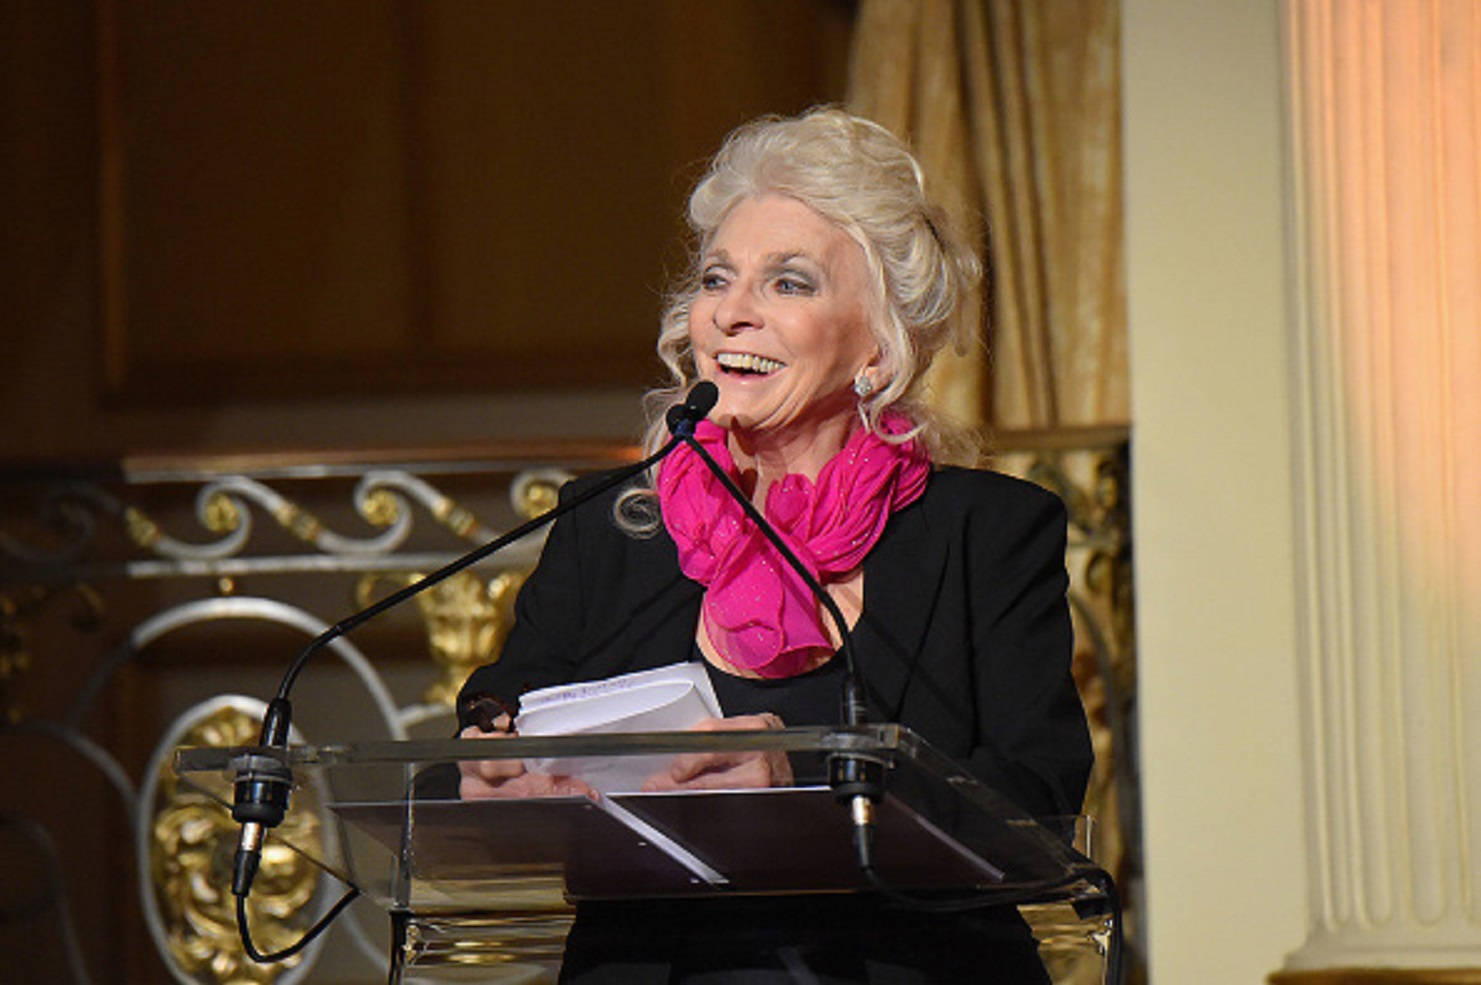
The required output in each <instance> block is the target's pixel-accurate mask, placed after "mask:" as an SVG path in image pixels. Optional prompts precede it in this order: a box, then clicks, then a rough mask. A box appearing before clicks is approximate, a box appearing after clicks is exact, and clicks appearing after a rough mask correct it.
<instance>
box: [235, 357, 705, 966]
mask: <svg viewBox="0 0 1481 985" xmlns="http://www.w3.org/2000/svg"><path fill="white" fill-rule="evenodd" d="M719 396H720V392H719V390H718V389H717V388H716V387H715V384H713V383H709V382H704V383H700V384H699V385H697V386H695V387H694V388H693V389H692V390H690V391H689V393H688V395H687V396H686V397H685V399H684V402H683V403H682V404H676V405H674V406H673V407H671V408H669V411H668V415H667V421H668V424H669V427H670V429H671V430H673V431H674V432H675V433H674V437H673V438H671V439H670V440H669V441H668V443H666V444H665V445H664V446H663V447H662V448H660V449H659V450H658V451H656V452H654V453H653V454H652V455H649V456H648V457H647V458H645V459H643V460H642V461H640V462H635V463H633V464H632V465H628V466H625V467H623V468H621V469H618V470H617V471H615V472H613V473H611V474H610V475H608V476H607V477H606V478H604V479H602V480H601V481H599V482H597V483H596V484H595V485H593V486H591V487H590V488H588V489H586V490H584V491H583V492H581V493H580V494H579V495H577V496H574V497H572V498H571V499H569V500H567V501H566V502H564V503H561V504H559V505H557V506H555V507H554V508H552V509H549V510H547V511H545V512H544V513H542V514H540V515H539V516H537V517H534V518H532V519H530V520H528V521H526V522H525V523H522V524H520V525H519V526H518V527H515V528H514V529H513V530H510V531H508V532H506V533H504V534H502V535H500V536H498V537H496V538H494V539H493V540H491V541H489V542H488V543H487V544H484V545H483V546H482V547H478V548H476V549H474V550H472V551H469V552H468V553H467V554H465V555H463V556H462V557H460V558H458V559H456V560H454V561H452V562H450V563H448V564H446V565H444V566H443V567H441V568H438V569H437V570H436V571H434V572H432V573H431V574H429V575H427V576H425V577H424V578H422V579H420V580H419V581H416V582H414V583H412V584H411V585H408V586H406V587H405V588H402V589H399V590H397V591H395V592H392V593H391V594H390V595H388V596H386V597H385V598H383V599H381V600H380V601H379V602H376V603H375V604H373V605H370V606H367V607H366V608H364V609H361V610H360V611H359V612H355V613H352V614H351V615H349V616H346V617H345V618H344V619H341V620H340V621H339V622H337V623H335V624H334V625H333V626H331V627H329V628H328V629H327V630H325V631H324V632H323V633H321V634H319V635H318V636H317V637H315V638H314V639H313V640H311V641H310V642H309V644H308V645H307V646H305V647H304V648H303V650H302V652H300V653H299V654H298V656H297V658H295V659H294V661H293V663H292V664H291V665H290V666H289V668H288V670H287V672H286V673H285V674H284V675H283V680H282V682H281V683H280V684H279V685H278V693H277V696H276V697H275V698H273V700H272V701H271V702H269V703H268V709H267V713H266V714H265V715H264V716H263V722H262V733H261V736H260V738H259V739H258V743H257V745H258V749H257V750H256V751H253V752H249V753H246V754H244V755H242V756H238V757H236V758H235V759H233V760H232V762H231V764H230V766H231V769H232V770H233V772H234V774H235V780H234V785H233V796H232V808H231V816H232V819H233V820H235V821H236V822H237V823H238V824H240V825H241V826H242V831H241V837H240V838H239V839H238V841H237V850H236V854H235V856H234V857H233V860H232V879H231V891H232V895H234V896H236V897H237V904H238V905H237V923H238V927H239V929H240V931H241V934H242V943H243V944H244V945H245V947H246V949H247V953H248V955H250V956H251V957H252V958H253V960H255V961H273V960H281V958H283V957H287V956H288V955H289V954H291V953H295V952H296V949H297V948H299V947H301V946H302V945H303V944H305V943H307V941H308V940H309V939H310V938H311V937H312V936H313V935H314V934H315V933H317V932H318V931H320V930H322V929H323V927H324V926H325V925H326V924H327V922H328V920H329V919H331V918H332V917H333V915H334V914H336V913H337V912H338V908H336V909H335V910H333V911H331V913H330V914H328V915H326V918H325V919H324V920H323V921H321V922H320V924H319V926H317V927H315V928H313V929H312V930H310V931H309V933H308V934H307V935H306V936H305V938H304V939H303V940H300V941H299V943H298V944H297V945H295V946H294V949H292V950H289V951H286V952H279V953H278V954H276V955H266V956H263V955H259V954H258V953H257V951H256V949H255V948H253V946H252V942H251V940H250V939H249V934H248V932H247V925H246V921H245V919H244V914H245V907H244V905H243V903H244V901H245V900H246V898H247V894H248V893H250V892H251V889H252V881H253V878H254V877H255V876H256V874H257V867H258V864H259V862H260V861H261V858H262V842H263V839H264V837H265V836H266V833H267V831H268V829H270V828H273V827H276V826H277V825H278V824H280V823H281V822H282V820H283V815H284V814H285V813H286V812H287V810H288V795H289V792H290V791H291V789H292V787H293V774H292V771H291V770H290V769H289V768H288V764H287V762H286V760H285V757H284V756H283V755H282V751H286V750H287V747H288V734H289V729H290V725H291V723H292V718H293V705H292V703H291V702H290V701H289V700H288V692H289V691H290V690H291V689H292V688H293V683H294V681H296V680H297V679H298V675H299V673H300V672H301V671H302V670H303V668H304V665H305V664H307V663H308V661H309V658H310V657H312V656H313V655H314V654H315V653H317V652H318V651H320V650H322V649H323V648H324V647H326V646H328V645H329V644H330V643H332V642H334V641H335V640H336V639H338V638H339V637H341V636H343V635H345V634H346V633H348V632H350V631H352V630H354V629H357V628H358V627H360V626H362V625H364V624H365V623H367V622H369V621H370V620H371V619H374V618H375V617H376V616H378V615H380V614H381V613H383V612H385V611H386V610H387V609H391V608H394V607H396V606H398V605H400V604H401V603H402V602H405V601H406V600H407V599H410V598H412V597H413V596H415V595H419V594H420V593H422V592H425V591H426V590H427V589H429V588H432V587H433V586H435V585H437V584H438V583H440V582H442V581H444V580H445V579H447V578H449V577H451V576H453V575H455V574H457V573H458V572H459V571H462V570H463V569H464V568H467V567H470V566H471V565H474V564H476V563H478V562H479V561H482V560H483V559H484V558H486V557H488V556H489V555H491V554H493V553H495V552H496V551H499V550H501V549H503V548H504V547H506V546H508V545H509V544H511V543H513V542H514V541H516V540H519V539H520V538H521V537H523V536H525V535H526V534H528V533H531V532H533V531H535V530H538V529H539V528H540V527H543V526H545V525H546V524H548V523H550V522H552V521H554V520H556V519H558V518H560V517H561V516H563V515H565V514H566V513H569V512H571V511H572V510H575V509H577V508H579V507H581V506H582V505H584V504H586V503H587V502H590V501H591V500H592V499H595V498H596V497H597V496H600V495H601V494H602V493H604V492H606V491H607V490H609V489H612V488H613V487H614V486H617V485H620V484H621V483H623V482H626V481H628V480H629V479H631V478H632V477H633V476H635V475H637V474H639V473H640V472H643V471H644V470H646V469H650V468H652V467H653V466H654V465H656V464H657V463H658V462H659V461H661V460H662V459H663V458H665V457H666V456H667V455H668V454H669V453H670V452H672V451H673V450H674V449H675V448H677V447H678V446H679V444H680V442H681V441H682V440H683V438H682V436H681V434H680V432H681V431H682V432H683V433H684V434H688V435H692V434H693V433H694V427H695V425H696V424H698V423H699V422H700V421H701V420H703V419H704V417H705V415H706V414H708V413H709V412H710V410H711V408H713V407H714V406H715V401H716V400H717V399H719ZM273 749H277V750H280V752H279V753H277V754H274V753H273V752H271V750H273ZM342 902H346V901H342Z"/></svg>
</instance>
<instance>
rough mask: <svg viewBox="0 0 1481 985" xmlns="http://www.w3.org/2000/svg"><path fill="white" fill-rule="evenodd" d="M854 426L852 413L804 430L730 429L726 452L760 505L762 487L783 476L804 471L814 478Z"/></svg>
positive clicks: (769, 485) (747, 489) (748, 490)
mask: <svg viewBox="0 0 1481 985" xmlns="http://www.w3.org/2000/svg"><path fill="white" fill-rule="evenodd" d="M857 427H858V422H857V421H855V420H854V419H853V418H852V417H843V418H834V419H833V420H830V421H826V422H824V423H823V424H821V425H818V426H815V427H810V428H808V429H806V431H805V432H802V431H796V432H791V433H775V432H765V433H756V432H751V431H740V430H735V431H731V432H730V456H731V458H732V459H733V460H734V462H735V467H736V470H737V471H738V472H739V473H740V475H741V487H742V488H744V489H745V490H746V491H747V492H748V493H749V494H750V496H751V500H752V502H754V503H756V504H758V505H760V504H763V503H765V501H766V490H767V489H769V488H770V487H771V484H772V483H773V482H775V481H777V480H778V479H781V478H782V477H783V476H787V475H793V474H796V475H805V476H807V477H808V478H809V479H811V480H814V481H816V479H817V477H818V473H819V472H821V471H822V470H823V466H824V465H827V464H828V462H829V461H831V460H832V459H833V457H834V456H835V455H837V454H838V453H839V452H840V451H842V450H843V446H844V444H845V443H846V442H847V441H848V439H849V436H850V435H852V434H853V432H854V430H855V428H857Z"/></svg>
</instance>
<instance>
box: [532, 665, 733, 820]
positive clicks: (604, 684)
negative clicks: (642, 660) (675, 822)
mask: <svg viewBox="0 0 1481 985" xmlns="http://www.w3.org/2000/svg"><path fill="white" fill-rule="evenodd" d="M719 717H720V702H719V700H718V699H717V698H716V697H715V689H714V687H713V685H711V684H710V676H709V674H708V673H707V672H706V670H705V667H704V665H703V664H701V663H698V662H688V663H677V664H670V665H668V666H666V667H659V668H656V669H654V670H642V671H638V672H636V673H632V674H623V675H621V676H618V677H609V678H607V679H606V680H600V681H581V682H578V683H575V684H561V685H557V686H555V687H547V688H541V689H540V690H538V691H531V692H529V693H528V694H525V695H523V696H521V698H520V713H519V716H518V717H517V718H515V720H514V728H515V731H516V732H518V733H519V734H520V735H577V734H598V733H603V732H671V731H680V730H682V729H687V728H689V727H691V726H693V725H695V724H697V723H698V722H700V721H702V720H703V719H706V718H719ZM670 758H671V757H670V756H667V755H662V756H611V757H606V758H576V757H564V758H562V759H559V760H556V759H530V760H526V761H525V769H527V770H530V771H531V772H534V773H556V774H560V775H562V776H574V777H577V778H578V779H581V780H584V781H585V782H587V783H588V784H590V785H591V786H592V787H594V788H595V789H597V790H600V791H602V792H604V793H626V792H631V791H636V790H639V789H641V788H642V785H643V781H644V780H646V779H647V778H648V777H650V776H652V775H653V774H655V773H657V772H659V771H660V770H662V769H664V768H665V767H666V766H667V764H668V761H669V759H670Z"/></svg>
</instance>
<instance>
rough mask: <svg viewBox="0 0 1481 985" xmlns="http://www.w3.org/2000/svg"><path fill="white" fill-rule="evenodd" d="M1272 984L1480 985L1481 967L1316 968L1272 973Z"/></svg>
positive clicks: (1270, 978)
mask: <svg viewBox="0 0 1481 985" xmlns="http://www.w3.org/2000/svg"><path fill="white" fill-rule="evenodd" d="M1268 981H1269V982H1270V985H1481V968H1317V969H1311V970H1308V971H1277V972H1273V973H1272V974H1271V975H1270V977H1269V979H1268Z"/></svg>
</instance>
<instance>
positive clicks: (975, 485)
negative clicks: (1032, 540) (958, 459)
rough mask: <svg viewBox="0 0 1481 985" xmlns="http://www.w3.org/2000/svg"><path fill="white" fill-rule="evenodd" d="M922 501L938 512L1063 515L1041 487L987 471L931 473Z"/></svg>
mask: <svg viewBox="0 0 1481 985" xmlns="http://www.w3.org/2000/svg"><path fill="white" fill-rule="evenodd" d="M923 498H924V499H925V500H927V501H928V502H929V503H930V504H931V506H932V507H934V508H935V510H939V511H952V512H955V511H961V512H964V513H970V512H975V511H978V510H988V511H991V512H993V513H996V514H999V515H1003V514H1007V515H1022V516H1025V517H1033V516H1041V515H1051V516H1052V515H1055V514H1061V515H1062V514H1063V513H1064V512H1065V506H1064V502H1063V501H1062V500H1061V499H1060V498H1059V497H1058V496H1057V495H1055V494H1054V493H1052V492H1050V491H1049V490H1048V489H1045V488H1044V487H1043V486H1040V485H1038V484H1036V483H1033V482H1029V481H1028V480H1027V479H1020V478H1017V477H1016V476H1011V475H1007V474H1005V473H1003V472H993V471H991V470H989V469H966V468H960V467H957V466H946V467H944V468H939V469H937V470H936V471H934V472H932V473H931V481H930V483H929V484H928V485H927V486H926V495H925V497H923ZM928 508H930V507H928Z"/></svg>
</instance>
